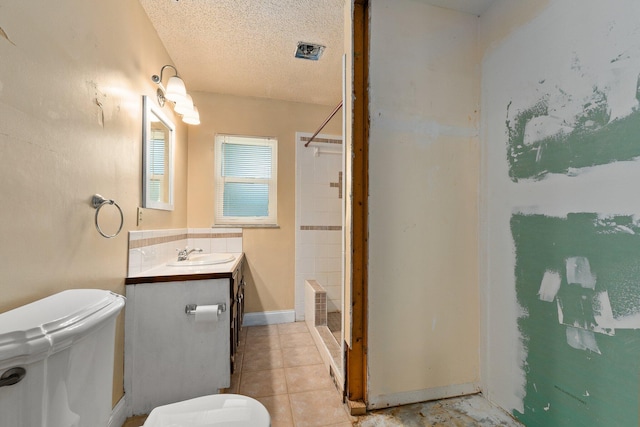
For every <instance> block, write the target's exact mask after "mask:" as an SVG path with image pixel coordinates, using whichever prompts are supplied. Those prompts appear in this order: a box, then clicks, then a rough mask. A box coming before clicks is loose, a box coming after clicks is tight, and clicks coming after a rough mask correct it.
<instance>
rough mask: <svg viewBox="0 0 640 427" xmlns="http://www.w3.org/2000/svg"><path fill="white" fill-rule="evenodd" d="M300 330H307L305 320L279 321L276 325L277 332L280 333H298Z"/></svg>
mask: <svg viewBox="0 0 640 427" xmlns="http://www.w3.org/2000/svg"><path fill="white" fill-rule="evenodd" d="M302 332H309V328H307V324H306V323H305V322H295V323H281V324H279V325H278V333H279V334H280V335H285V334H299V333H302Z"/></svg>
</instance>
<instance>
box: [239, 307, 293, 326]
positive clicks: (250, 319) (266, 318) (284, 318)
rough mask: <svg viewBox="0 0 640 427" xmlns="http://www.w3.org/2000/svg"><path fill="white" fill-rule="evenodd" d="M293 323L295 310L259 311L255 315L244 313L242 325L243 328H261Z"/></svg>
mask: <svg viewBox="0 0 640 427" xmlns="http://www.w3.org/2000/svg"><path fill="white" fill-rule="evenodd" d="M295 321H296V312H295V310H279V311H261V312H257V313H245V314H244V318H243V319H242V324H243V325H244V326H263V325H276V324H278V323H290V322H295Z"/></svg>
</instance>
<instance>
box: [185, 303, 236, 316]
mask: <svg viewBox="0 0 640 427" xmlns="http://www.w3.org/2000/svg"><path fill="white" fill-rule="evenodd" d="M216 305H217V306H218V314H220V313H224V312H225V311H227V304H225V303H220V304H216ZM196 308H198V304H187V305H185V307H184V312H185V313H187V314H188V315H195V314H196Z"/></svg>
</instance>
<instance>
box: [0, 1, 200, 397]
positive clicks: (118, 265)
mask: <svg viewBox="0 0 640 427" xmlns="http://www.w3.org/2000/svg"><path fill="white" fill-rule="evenodd" d="M0 11H1V12H0V27H1V28H2V29H3V34H5V35H6V36H7V37H0V165H1V167H0V194H1V195H2V196H1V198H2V208H1V209H0V236H2V239H0V240H1V241H0V273H1V274H2V280H1V282H0V295H2V297H1V298H0V311H6V310H9V309H12V308H14V307H18V306H21V305H24V304H26V303H29V302H32V301H35V300H37V299H40V298H43V297H45V296H48V295H51V294H54V293H57V292H59V291H62V290H65V289H71V288H101V289H108V290H111V291H114V292H118V293H121V294H122V293H124V278H125V277H126V274H127V231H128V230H131V229H136V217H135V215H136V207H137V206H139V205H140V203H141V177H142V172H141V171H142V157H141V156H142V141H141V139H142V138H141V135H142V95H149V96H152V95H154V94H155V90H156V87H155V84H153V83H152V82H151V79H150V76H151V75H152V74H155V73H158V71H159V70H160V67H162V65H164V64H167V63H169V62H170V58H169V57H168V55H167V53H166V51H165V49H164V47H163V46H162V44H161V43H160V42H159V40H158V37H157V35H156V33H155V30H154V29H153V28H152V26H151V24H150V23H149V21H148V19H147V17H146V15H145V13H144V11H143V10H142V8H141V7H140V5H139V4H138V3H137V2H135V1H133V2H131V1H125V0H114V1H109V2H85V1H82V0H65V1H60V2H53V3H52V2H47V1H40V0H36V1H30V2H2V4H1V5H0ZM187 84H188V83H187ZM165 112H167V114H171V113H170V111H169V109H168V107H167V108H166V109H165ZM186 133H187V132H186V127H184V126H181V125H180V124H178V127H177V135H176V136H177V139H176V143H177V145H176V187H175V188H176V200H175V202H176V203H175V206H176V209H175V211H173V212H161V211H151V210H145V217H144V218H145V219H144V221H145V222H144V224H145V226H147V227H148V228H172V227H176V228H177V227H186ZM95 193H100V194H102V195H103V196H105V197H107V198H109V199H114V200H115V201H116V202H117V203H118V204H119V205H120V206H121V208H122V210H123V212H124V226H123V229H122V232H121V233H120V235H118V236H117V237H115V238H113V239H105V238H103V237H101V236H100V235H99V234H98V232H97V231H96V228H95V226H94V214H95V210H94V209H93V207H92V206H91V205H90V200H91V196H92V195H93V194H95ZM117 215H118V214H117V211H116V210H115V209H114V208H109V207H105V208H103V212H101V221H104V222H102V224H101V225H102V226H103V227H104V228H105V231H106V232H108V233H112V232H115V231H116V230H117V225H115V224H117V223H115V224H114V222H115V221H117V220H119V217H118V216H117ZM119 319H120V320H119V323H118V329H117V337H116V339H117V345H116V357H115V363H116V365H115V372H114V389H113V402H114V404H115V403H116V402H117V401H118V400H119V399H120V397H122V393H123V391H122V370H123V368H122V364H123V352H124V349H123V347H124V345H123V335H124V333H123V322H122V316H121V317H120V318H119Z"/></svg>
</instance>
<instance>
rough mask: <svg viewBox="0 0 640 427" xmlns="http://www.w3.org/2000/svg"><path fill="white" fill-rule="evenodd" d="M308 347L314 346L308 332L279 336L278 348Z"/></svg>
mask: <svg viewBox="0 0 640 427" xmlns="http://www.w3.org/2000/svg"><path fill="white" fill-rule="evenodd" d="M309 345H315V343H314V341H313V338H312V337H311V334H310V333H309V332H301V333H296V334H286V335H280V346H281V347H282V348H289V347H305V346H309Z"/></svg>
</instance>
